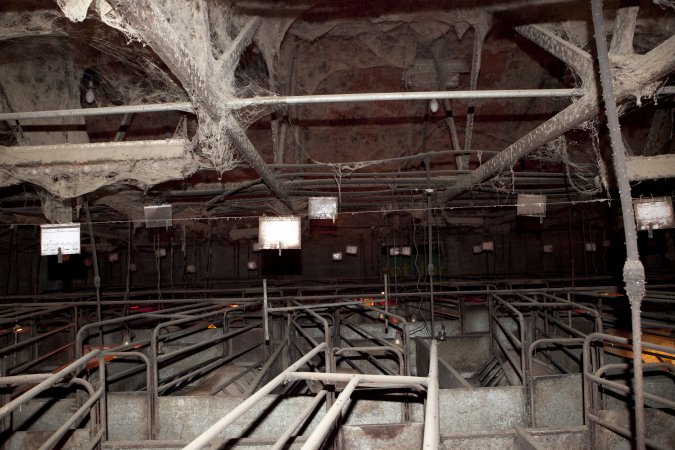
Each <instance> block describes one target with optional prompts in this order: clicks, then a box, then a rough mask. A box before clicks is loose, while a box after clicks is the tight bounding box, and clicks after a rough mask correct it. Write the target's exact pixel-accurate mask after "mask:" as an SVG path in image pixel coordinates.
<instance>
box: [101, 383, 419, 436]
mask: <svg viewBox="0 0 675 450" xmlns="http://www.w3.org/2000/svg"><path fill="white" fill-rule="evenodd" d="M357 397H358V398H357V399H356V400H355V401H354V402H353V403H352V405H353V406H351V407H350V409H349V410H348V413H347V416H346V420H345V422H346V424H348V425H366V424H369V425H370V424H395V423H400V422H401V420H402V417H403V413H402V407H401V405H402V404H401V403H400V402H397V401H394V400H396V399H395V398H390V399H389V401H387V400H386V399H382V398H380V399H370V398H368V399H366V398H363V396H357ZM310 398H311V397H309V396H296V397H288V398H282V397H279V396H274V395H270V396H267V397H265V398H264V399H263V400H262V401H260V402H259V403H258V404H257V405H255V406H253V407H252V408H251V409H249V410H248V411H247V412H246V413H245V414H244V415H243V416H242V417H241V418H240V419H238V420H236V421H235V422H234V423H233V424H232V425H230V426H229V427H228V428H227V429H226V431H225V432H224V433H223V437H228V438H236V437H256V438H270V437H279V436H281V434H282V433H283V432H284V431H285V430H286V429H287V428H288V427H289V426H290V425H291V423H292V422H293V421H294V420H295V419H296V418H297V417H298V416H299V415H300V414H301V413H302V411H303V410H304V409H305V407H306V406H307V403H308V402H309V400H310ZM242 401H243V399H242V398H241V397H229V396H211V397H190V396H181V397H178V396H176V397H171V396H169V397H160V399H159V404H158V408H159V413H160V420H159V435H158V438H159V439H162V440H186V439H193V438H195V437H196V436H198V435H199V434H200V433H202V432H203V431H204V430H206V429H207V428H208V427H209V426H211V425H212V424H213V423H215V422H216V421H218V420H219V419H220V418H221V417H223V416H225V415H226V414H227V413H228V412H230V411H231V410H232V409H234V408H235V407H236V406H237V405H239V404H240V403H241V402H242ZM411 401H414V399H412V398H411ZM324 413H325V406H324V405H322V406H319V407H318V408H317V410H316V414H315V416H314V417H313V419H312V420H311V422H310V423H309V424H308V426H307V427H306V430H305V433H306V432H308V431H311V430H313V429H314V427H316V425H317V423H318V421H319V420H321V418H322V417H323V416H324ZM413 414H422V415H423V408H422V406H421V404H415V405H413ZM146 417H147V404H146V399H145V397H144V395H138V394H121V393H120V394H110V395H109V396H108V428H109V439H110V440H111V441H116V440H142V439H145V434H144V433H145V429H146V428H145V427H146V423H147V422H146Z"/></svg>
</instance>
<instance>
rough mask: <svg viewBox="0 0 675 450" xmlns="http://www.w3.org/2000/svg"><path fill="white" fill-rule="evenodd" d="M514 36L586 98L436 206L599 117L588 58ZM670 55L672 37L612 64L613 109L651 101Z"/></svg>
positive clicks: (559, 44)
mask: <svg viewBox="0 0 675 450" xmlns="http://www.w3.org/2000/svg"><path fill="white" fill-rule="evenodd" d="M517 30H518V32H520V33H521V34H523V35H524V36H525V37H528V38H530V37H532V40H533V41H534V42H535V43H537V44H540V45H542V46H543V47H544V48H545V49H546V50H548V51H549V52H551V53H552V54H553V55H554V56H556V57H558V58H560V59H561V60H563V61H564V62H566V63H567V64H569V65H571V66H572V67H573V68H574V69H575V70H576V71H577V72H579V75H580V76H581V77H582V80H583V82H584V90H585V92H586V95H584V97H582V98H581V99H579V100H577V101H576V102H575V103H573V104H572V105H570V106H568V107H567V108H566V109H564V110H563V111H561V112H560V113H558V114H556V115H555V116H554V117H553V118H551V119H549V120H547V121H546V122H544V123H543V124H541V125H539V126H538V127H537V128H535V129H534V130H532V131H530V132H529V133H527V134H526V135H525V136H523V137H522V138H520V139H519V140H517V141H516V142H515V143H513V144H511V145H510V146H508V147H507V148H506V149H504V150H503V151H502V152H500V153H499V154H497V155H496V156H494V157H493V158H491V159H489V160H488V161H487V162H485V163H484V164H483V165H481V166H480V167H478V168H477V169H475V170H473V171H472V172H471V173H469V174H467V175H463V176H461V177H459V178H458V179H457V181H456V183H455V184H454V185H453V186H451V187H450V188H449V189H448V190H446V191H445V192H444V193H443V194H441V195H440V196H439V199H438V201H439V202H440V203H445V202H447V201H449V200H450V199H452V198H453V197H455V196H457V195H458V194H460V193H462V192H464V191H466V190H469V189H471V188H472V187H474V186H476V185H479V184H480V183H482V182H483V181H485V180H486V179H488V178H490V177H492V176H494V175H496V174H498V173H499V172H500V171H502V170H503V169H505V168H507V167H509V166H512V165H513V164H515V163H516V162H517V161H518V160H519V159H521V158H523V157H524V156H526V155H528V154H530V153H532V152H533V151H535V150H537V149H538V148H539V147H541V146H542V145H544V144H546V143H547V142H550V141H552V140H553V139H556V138H558V137H560V136H561V135H563V134H564V133H566V132H567V131H569V130H571V129H572V128H574V127H576V126H577V125H579V124H580V123H582V122H584V121H586V120H588V119H590V118H593V117H595V116H597V115H598V113H599V112H600V106H599V104H598V92H599V89H598V87H599V86H598V82H597V81H596V77H595V76H594V74H593V72H592V61H591V60H590V59H589V56H588V53H586V52H582V51H581V50H579V49H577V48H576V47H574V46H573V45H572V44H570V43H569V42H567V41H564V40H562V39H560V38H558V37H557V36H555V35H552V34H551V33H549V32H547V31H546V30H544V29H542V28H541V27H539V26H526V27H517ZM673 54H675V36H671V37H670V38H669V39H666V40H665V41H664V42H662V43H661V44H660V45H658V46H657V47H656V48H654V49H653V50H651V51H650V52H648V53H646V54H644V55H626V56H625V57H624V58H622V59H621V60H620V61H616V63H617V68H616V70H615V71H614V74H613V75H614V84H615V91H614V93H615V99H616V101H617V103H619V102H624V101H626V100H628V99H630V98H635V97H636V96H638V97H639V96H648V95H653V94H654V91H655V90H656V89H657V85H656V82H657V81H659V80H661V79H663V78H664V77H665V76H667V75H668V74H670V73H671V72H673V70H675V58H673V56H672V55H673Z"/></svg>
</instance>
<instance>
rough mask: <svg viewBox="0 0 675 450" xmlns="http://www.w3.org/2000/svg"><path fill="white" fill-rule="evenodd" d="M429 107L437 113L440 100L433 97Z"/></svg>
mask: <svg viewBox="0 0 675 450" xmlns="http://www.w3.org/2000/svg"><path fill="white" fill-rule="evenodd" d="M429 109H430V110H431V112H432V113H436V112H437V111H438V100H436V99H435V98H432V99H431V101H430V102H429Z"/></svg>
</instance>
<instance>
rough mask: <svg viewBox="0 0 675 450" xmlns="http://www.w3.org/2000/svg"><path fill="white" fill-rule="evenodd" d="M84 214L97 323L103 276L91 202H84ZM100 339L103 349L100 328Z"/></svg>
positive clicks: (99, 312) (99, 316) (101, 330)
mask: <svg viewBox="0 0 675 450" xmlns="http://www.w3.org/2000/svg"><path fill="white" fill-rule="evenodd" d="M84 214H85V216H86V218H87V229H88V230H89V242H90V243H91V258H92V262H93V264H92V265H93V266H94V288H95V289H96V321H97V322H100V321H101V320H103V319H102V317H101V275H100V273H99V272H98V254H97V252H96V238H95V237H94V226H93V225H92V222H91V215H90V213H89V202H88V201H86V200H85V201H84ZM98 331H99V337H100V339H101V347H102V346H103V329H102V328H99V329H98Z"/></svg>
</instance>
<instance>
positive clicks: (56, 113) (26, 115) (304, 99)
mask: <svg viewBox="0 0 675 450" xmlns="http://www.w3.org/2000/svg"><path fill="white" fill-rule="evenodd" d="M583 95H584V91H583V90H582V89H510V90H509V89H498V90H484V91H428V92H381V93H362V94H328V95H296V96H281V95H279V96H276V95H272V96H267V97H251V98H234V99H229V100H225V101H224V102H223V107H224V108H229V109H239V108H245V107H248V106H281V105H311V104H324V103H359V102H374V101H379V102H381V101H408V100H433V99H437V100H445V99H448V100H478V99H495V98H542V97H553V98H564V97H572V98H579V97H583ZM164 111H183V112H189V113H194V112H195V108H194V106H193V104H192V103H191V102H173V103H152V104H147V105H125V106H106V107H102V108H83V109H63V110H52V111H28V112H10V113H2V114H0V121H7V120H25V119H47V118H51V117H85V116H107V115H116V114H135V113H149V112H164Z"/></svg>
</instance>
